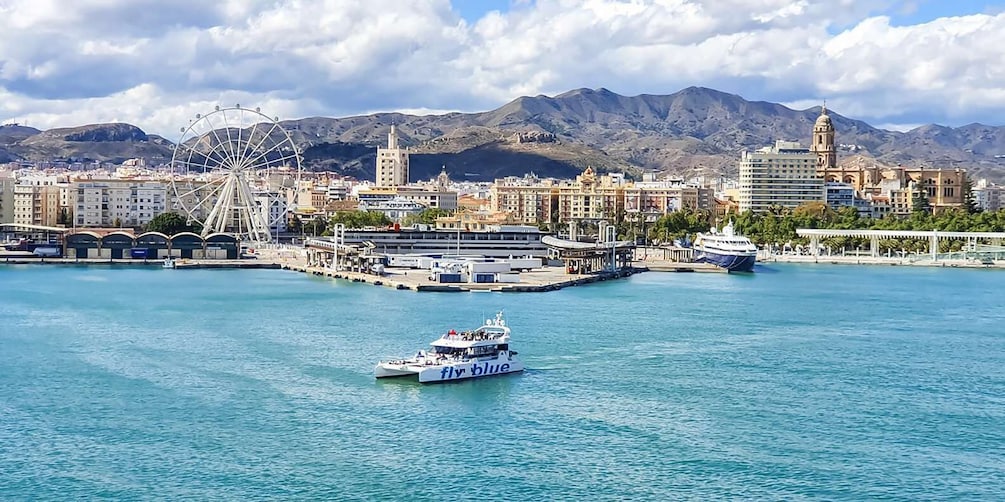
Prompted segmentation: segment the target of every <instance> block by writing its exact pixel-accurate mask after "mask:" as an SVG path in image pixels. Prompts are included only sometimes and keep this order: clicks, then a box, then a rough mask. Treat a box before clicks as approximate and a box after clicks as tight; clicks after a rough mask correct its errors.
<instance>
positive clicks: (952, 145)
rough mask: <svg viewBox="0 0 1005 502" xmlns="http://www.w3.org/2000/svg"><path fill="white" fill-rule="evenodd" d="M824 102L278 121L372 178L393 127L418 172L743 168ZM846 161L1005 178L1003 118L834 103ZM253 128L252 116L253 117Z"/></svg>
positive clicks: (51, 150) (16, 130)
mask: <svg viewBox="0 0 1005 502" xmlns="http://www.w3.org/2000/svg"><path fill="white" fill-rule="evenodd" d="M819 114H820V108H819V107H814V108H810V109H806V110H793V109H791V108H788V107H786V106H783V105H781V104H777V103H769V102H764V101H747V100H745V99H743V98H742V97H740V96H738V95H735V94H728V93H724V92H720V91H716V90H714V89H708V88H703V87H689V88H687V89H683V90H681V91H679V92H676V93H673V94H669V95H650V94H642V95H638V96H622V95H619V94H616V93H614V92H611V91H609V90H607V89H603V88H601V89H576V90H572V91H569V92H566V93H563V94H559V95H557V96H553V97H549V96H544V95H538V96H533V97H530V96H524V97H520V98H517V99H515V100H513V101H511V102H510V103H507V104H506V105H504V106H502V107H500V108H497V109H495V110H492V111H487V112H480V113H448V114H445V115H425V116H416V115H406V114H401V113H378V114H372V115H365V116H354V117H345V118H328V117H310V118H303V119H297V120H286V121H282V122H280V123H281V125H282V126H283V127H284V128H285V129H286V130H287V131H288V132H289V133H290V135H291V136H292V137H293V139H294V141H295V142H296V143H297V144H298V145H299V146H300V148H301V151H302V152H303V163H304V167H305V169H308V170H328V171H337V172H341V173H343V174H346V175H351V176H355V177H357V178H360V179H373V176H374V163H375V158H376V147H377V146H386V142H387V133H388V131H389V129H390V126H391V125H392V124H394V125H395V126H396V128H397V130H398V133H399V137H400V140H399V141H400V144H401V145H402V146H407V147H408V148H409V149H410V151H411V156H410V163H411V178H412V179H413V180H415V179H428V178H431V177H432V176H434V175H435V174H436V173H438V172H439V171H440V169H441V167H444V168H446V170H447V172H448V173H449V174H450V175H451V177H452V178H454V179H467V180H479V181H483V180H492V179H495V178H497V177H501V176H508V175H516V176H521V175H524V174H526V173H529V172H534V173H535V174H537V175H538V176H542V177H547V176H553V177H561V178H566V177H572V176H574V175H576V174H578V173H579V172H581V171H582V170H583V169H584V168H585V167H587V166H593V167H594V168H596V169H598V170H600V171H627V172H629V173H633V174H638V173H639V172H641V171H645V170H655V171H661V172H666V173H671V174H678V175H685V176H688V175H706V176H719V175H727V176H729V175H733V174H735V165H736V160H737V159H738V158H739V155H740V152H741V151H742V150H753V149H757V148H761V147H763V146H768V145H771V144H773V143H774V141H775V140H778V139H782V140H790V141H800V142H802V143H803V144H809V139H810V136H811V132H812V129H813V123H814V121H815V120H816V118H817V117H818V116H819ZM829 114H830V116H831V119H832V121H833V123H834V126H835V129H836V135H837V138H836V139H837V142H838V143H839V144H840V145H841V150H840V152H839V163H842V164H847V163H861V162H865V163H870V164H871V163H877V164H881V165H911V166H930V167H962V168H966V169H967V170H968V171H969V172H970V173H971V175H972V176H973V177H986V178H989V179H992V180H995V181H1000V180H1002V179H1005V127H995V126H988V125H983V124H970V125H966V126H962V127H945V126H939V125H926V126H922V127H918V128H915V129H913V130H910V131H907V132H898V131H889V130H884V129H879V128H876V127H873V126H871V125H869V124H867V123H865V122H863V121H860V120H854V119H851V118H847V117H844V116H842V115H840V114H837V113H835V112H834V111H833V110H830V111H829ZM248 125H249V126H250V124H248ZM171 154H172V144H171V142H170V141H168V140H166V139H164V138H162V137H160V136H156V135H152V134H151V135H148V134H146V133H144V132H143V131H142V130H140V129H139V128H138V127H136V126H133V125H129V124H94V125H87V126H80V127H73V128H61V129H52V130H48V131H39V130H37V129H33V128H30V127H24V126H17V125H7V126H2V127H0V161H10V160H19V159H20V160H51V159H54V158H61V159H77V160H102V161H112V162H120V161H122V160H125V159H129V158H138V157H142V158H145V159H147V160H148V162H149V163H153V164H159V163H168V162H170V159H171Z"/></svg>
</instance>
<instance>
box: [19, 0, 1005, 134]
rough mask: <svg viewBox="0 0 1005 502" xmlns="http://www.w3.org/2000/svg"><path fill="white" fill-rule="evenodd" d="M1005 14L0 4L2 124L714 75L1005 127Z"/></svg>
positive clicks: (552, 2) (937, 8) (624, 4)
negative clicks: (495, 13) (1003, 51)
mask: <svg viewBox="0 0 1005 502" xmlns="http://www.w3.org/2000/svg"><path fill="white" fill-rule="evenodd" d="M491 11H499V12H500V15H499V16H492V17H486V14H487V13H489V12H491ZM1003 12H1005V3H1002V2H988V1H978V0H675V1H666V0H412V1H409V2H402V1H400V0H367V1H366V2H359V1H358V0H312V1H309V2H306V1H300V0H246V1H242V2H205V1H204V0H174V1H173V2H171V3H170V4H166V3H164V2H163V1H161V0H100V1H98V0H86V1H85V0H81V1H79V2H53V1H38V0H0V52H2V54H3V56H4V57H3V58H2V59H0V121H4V122H7V121H12V120H16V121H19V122H22V123H29V124H30V125H34V126H36V127H39V128H49V127H62V126H73V125H79V124H85V123H95V122H129V123H132V124H135V125H137V126H139V127H141V128H143V129H144V130H146V131H148V132H153V133H158V134H165V135H167V136H168V137H171V136H172V135H173V134H174V133H173V131H177V130H178V126H179V125H184V124H186V123H187V121H188V120H189V119H190V118H191V117H192V116H194V115H195V114H196V113H200V112H204V111H206V110H210V109H212V108H213V107H214V106H216V105H221V104H222V105H230V104H233V103H242V104H248V103H254V104H255V105H256V106H259V107H261V108H262V109H263V110H266V111H268V112H269V114H270V115H278V116H280V117H281V118H299V117H305V116H337V117H342V116H351V115H359V114H368V113H374V112H387V111H400V112H404V113H414V114H429V113H445V112H449V111H463V112H478V111H487V110H492V109H495V108H498V107H500V106H503V105H504V104H506V103H508V102H510V101H512V100H513V99H516V98H518V97H520V96H526V95H538V94H545V95H556V94H560V93H563V92H566V91H569V90H572V89H577V88H581V87H589V88H597V87H605V88H607V89H610V90H612V91H614V92H617V93H620V94H623V95H629V96H631V95H637V94H671V93H673V92H676V91H678V90H680V89H683V88H685V87H689V86H704V87H710V88H714V89H718V90H721V91H725V92H730V93H735V94H739V95H740V96H742V97H744V98H746V99H748V100H752V101H753V100H764V101H774V102H780V103H783V104H786V105H787V106H790V107H793V108H800V109H801V108H809V107H812V106H817V105H819V104H820V103H821V102H822V101H823V100H825V99H826V100H827V103H828V107H829V108H831V109H832V110H833V111H834V112H835V113H839V114H841V115H845V116H848V117H851V118H856V119H861V120H865V121H867V122H869V123H871V124H874V125H881V126H886V127H890V128H897V129H905V128H909V127H912V126H916V125H920V124H925V123H938V124H943V125H952V126H958V125H963V124H967V123H971V122H982V123H987V124H992V125H1003V119H1002V117H1005V65H1003V64H1002V61H1003V59H1002V58H1003V57H1002V54H1001V49H1000V48H1001V47H1002V46H1005V13H1003ZM958 16H968V17H958Z"/></svg>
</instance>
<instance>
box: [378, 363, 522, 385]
mask: <svg viewBox="0 0 1005 502" xmlns="http://www.w3.org/2000/svg"><path fill="white" fill-rule="evenodd" d="M520 371H523V362H521V361H519V360H517V359H493V360H489V361H468V362H458V363H452V364H440V365H436V364H432V365H414V366H412V365H387V364H378V365H377V367H376V368H374V370H373V374H374V376H376V377H377V378H394V377H407V376H413V375H418V378H419V382H421V383H438V382H450V381H454V380H467V379H469V378H481V377H486V376H496V375H505V374H507V373H517V372H520Z"/></svg>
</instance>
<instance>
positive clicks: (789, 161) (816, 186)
mask: <svg viewBox="0 0 1005 502" xmlns="http://www.w3.org/2000/svg"><path fill="white" fill-rule="evenodd" d="M739 168H740V196H739V199H740V200H739V206H740V212H743V211H756V212H761V211H767V210H768V209H769V208H771V207H772V206H781V207H787V208H794V207H796V206H798V205H800V204H803V203H805V202H816V201H819V202H826V200H827V192H826V191H825V190H824V180H823V177H821V176H820V175H818V174H817V154H816V153H815V152H812V151H810V149H809V148H803V147H802V146H800V145H799V143H796V142H791V141H776V142H775V145H774V146H769V147H765V148H761V149H760V150H757V151H756V152H743V155H742V157H741V158H740V164H739Z"/></svg>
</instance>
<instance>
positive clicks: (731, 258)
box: [695, 251, 757, 272]
mask: <svg viewBox="0 0 1005 502" xmlns="http://www.w3.org/2000/svg"><path fill="white" fill-rule="evenodd" d="M695 261H698V262H702V263H711V264H712V265H715V266H717V267H720V268H724V269H726V271H727V272H753V271H754V263H756V262H757V255H756V254H750V255H735V254H726V253H715V252H709V251H701V252H699V253H698V256H697V258H695Z"/></svg>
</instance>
